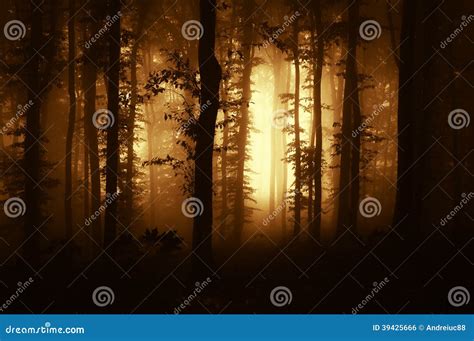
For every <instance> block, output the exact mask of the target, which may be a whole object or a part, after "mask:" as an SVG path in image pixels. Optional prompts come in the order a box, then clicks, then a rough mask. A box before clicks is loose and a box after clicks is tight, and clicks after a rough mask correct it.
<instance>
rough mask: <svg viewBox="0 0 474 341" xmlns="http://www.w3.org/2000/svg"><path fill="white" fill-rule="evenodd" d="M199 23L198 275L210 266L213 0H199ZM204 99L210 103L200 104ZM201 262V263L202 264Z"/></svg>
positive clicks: (216, 70)
mask: <svg viewBox="0 0 474 341" xmlns="http://www.w3.org/2000/svg"><path fill="white" fill-rule="evenodd" d="M199 7H200V15H201V24H202V26H203V29H204V32H203V35H202V38H201V39H200V40H199V72H200V75H201V95H200V104H201V108H203V110H202V112H201V115H200V116H199V122H198V123H199V124H198V126H197V137H196V151H195V153H196V154H195V155H196V159H195V171H194V172H195V173H194V197H195V198H197V199H199V200H200V201H201V202H202V207H203V210H202V211H201V213H202V214H200V215H199V214H198V215H197V216H196V217H195V218H194V225H193V250H194V253H193V254H194V257H193V271H194V274H195V275H199V276H202V271H207V269H208V267H212V263H213V261H212V222H213V221H212V220H213V207H212V193H213V191H212V184H213V181H212V179H213V174H212V155H213V150H214V136H215V126H216V118H217V110H218V108H219V84H220V81H221V76H222V71H221V67H220V65H219V62H218V61H217V59H216V57H215V54H214V46H215V32H216V0H200V3H199ZM205 103H211V104H210V105H208V106H204V104H205ZM203 262H204V263H205V264H203Z"/></svg>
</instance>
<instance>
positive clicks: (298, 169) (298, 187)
mask: <svg viewBox="0 0 474 341" xmlns="http://www.w3.org/2000/svg"><path fill="white" fill-rule="evenodd" d="M298 36H299V25H298V19H296V20H295V22H294V26H293V42H294V44H293V58H294V63H295V108H294V115H295V225H294V229H293V236H295V237H296V236H297V235H298V234H299V232H300V230H301V145H300V59H299V58H300V56H299V46H298Z"/></svg>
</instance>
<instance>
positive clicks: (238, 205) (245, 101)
mask: <svg viewBox="0 0 474 341" xmlns="http://www.w3.org/2000/svg"><path fill="white" fill-rule="evenodd" d="M251 15H252V6H250V2H249V3H246V6H245V18H246V20H250V17H251ZM243 30H244V32H243V46H242V50H243V51H242V55H243V63H244V70H243V73H242V106H241V110H240V118H239V133H238V136H237V155H238V156H237V184H236V194H235V214H234V216H235V226H234V233H233V241H234V242H235V243H236V244H239V243H240V239H241V237H242V230H243V227H244V222H245V188H244V187H245V159H246V148H247V139H248V125H249V106H250V99H251V96H252V93H251V84H250V82H251V80H250V77H251V75H252V63H253V61H252V54H253V53H252V50H253V47H252V40H253V39H252V38H253V37H252V35H253V32H252V30H253V28H252V25H251V24H250V23H246V24H245V25H244V28H243Z"/></svg>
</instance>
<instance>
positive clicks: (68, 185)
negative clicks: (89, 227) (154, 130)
mask: <svg viewBox="0 0 474 341" xmlns="http://www.w3.org/2000/svg"><path fill="white" fill-rule="evenodd" d="M75 9H76V8H75V0H69V21H68V94H69V117H68V127H67V135H66V160H65V163H66V164H65V168H66V174H65V191H64V217H65V224H66V240H69V239H70V238H71V236H72V203H71V201H72V142H73V135H74V127H75V123H76V79H75V77H76V75H75V73H76V72H75V71H76V60H75V59H76V34H75V31H74V30H75V20H74V17H75Z"/></svg>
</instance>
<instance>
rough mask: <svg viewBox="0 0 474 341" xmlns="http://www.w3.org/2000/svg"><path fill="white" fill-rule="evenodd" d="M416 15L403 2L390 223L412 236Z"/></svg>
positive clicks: (415, 204) (416, 207) (412, 5)
mask: <svg viewBox="0 0 474 341" xmlns="http://www.w3.org/2000/svg"><path fill="white" fill-rule="evenodd" d="M416 17H417V6H416V4H415V3H414V2H413V1H409V0H405V1H404V2H403V19H402V30H401V38H400V41H405V42H404V43H403V44H402V46H401V47H400V60H401V63H400V72H399V92H398V169H397V189H398V191H397V194H396V203H395V214H394V223H393V225H394V226H397V225H399V224H401V223H402V222H403V224H402V225H401V226H400V229H399V231H400V232H401V234H402V235H405V236H407V234H410V235H412V232H415V231H416V227H417V226H418V224H417V222H416V216H417V215H418V214H420V210H419V209H420V204H419V202H418V200H417V199H416V193H415V191H414V189H415V188H417V187H418V186H417V176H416V172H415V170H416V167H417V166H415V167H414V168H415V169H411V168H412V166H413V165H414V163H415V161H416V150H417V147H416V144H415V141H416V134H417V131H416V128H417V125H416V122H415V118H414V115H413V110H414V109H415V108H416V94H417V91H416V84H415V77H413V75H414V73H415V72H416V71H417V69H416V59H415V53H414V51H416V46H417V45H416V42H415V32H416Z"/></svg>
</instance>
